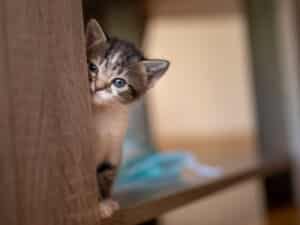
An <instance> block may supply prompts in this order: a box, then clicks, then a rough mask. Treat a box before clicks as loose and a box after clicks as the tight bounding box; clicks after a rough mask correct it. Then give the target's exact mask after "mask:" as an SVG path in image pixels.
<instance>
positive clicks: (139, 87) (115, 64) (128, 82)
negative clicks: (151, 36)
mask: <svg viewBox="0 0 300 225" xmlns="http://www.w3.org/2000/svg"><path fill="white" fill-rule="evenodd" d="M86 41H87V59H88V70H89V82H90V90H91V94H92V109H93V119H94V123H93V124H94V126H95V130H96V134H97V139H96V144H97V148H98V149H99V151H98V152H97V162H98V168H97V179H98V184H99V191H100V197H101V199H100V213H101V216H102V217H110V216H111V215H112V214H113V213H114V211H116V210H118V208H119V205H118V203H117V202H115V201H113V200H112V198H111V194H112V193H111V192H112V186H113V183H114V180H115V178H116V175H117V172H118V168H119V166H120V163H121V153H122V151H121V150H122V149H121V148H122V143H123V139H124V135H125V131H126V129H127V121H128V118H127V117H128V106H129V104H130V103H132V102H134V101H136V100H137V99H138V98H139V97H141V96H142V95H144V94H145V92H146V91H147V90H148V89H149V88H151V87H153V86H154V84H155V83H156V81H158V80H159V79H160V78H161V77H162V75H163V74H164V73H165V72H166V71H167V69H168V67H169V62H168V61H166V60H159V59H145V58H144V56H143V54H142V53H141V52H140V51H139V50H138V49H137V48H136V47H135V46H134V45H132V44H131V43H128V42H126V41H123V40H119V39H115V38H108V37H107V36H106V35H105V33H104V32H103V30H102V28H101V26H100V25H99V24H98V23H97V21H96V20H94V19H92V20H90V22H89V23H88V25H87V32H86Z"/></svg>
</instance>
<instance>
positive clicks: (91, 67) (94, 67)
mask: <svg viewBox="0 0 300 225" xmlns="http://www.w3.org/2000/svg"><path fill="white" fill-rule="evenodd" d="M89 70H90V71H91V72H93V73H98V66H96V65H95V64H94V63H90V64H89Z"/></svg>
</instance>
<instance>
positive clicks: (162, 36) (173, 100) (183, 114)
mask: <svg viewBox="0 0 300 225" xmlns="http://www.w3.org/2000/svg"><path fill="white" fill-rule="evenodd" d="M150 2H151V4H149V5H148V10H149V14H150V21H149V23H148V26H147V29H146V40H145V43H144V46H145V49H146V52H147V55H148V56H151V57H164V58H167V59H169V60H170V61H171V68H170V70H169V72H168V74H167V75H166V76H165V77H164V78H163V80H162V81H161V82H160V83H159V84H158V86H157V87H156V88H155V89H154V90H153V91H152V92H151V94H150V107H149V108H150V110H151V115H152V117H151V118H152V123H151V124H152V126H153V128H154V134H155V137H156V139H157V140H158V141H162V140H170V139H173V140H174V139H175V138H176V140H178V138H179V139H182V140H183V139H186V140H191V139H193V140H199V137H202V138H204V139H205V138H210V139H211V138H212V139H213V140H214V137H218V138H219V139H224V138H225V139H226V138H233V139H235V138H237V139H243V141H245V140H246V142H247V140H248V139H249V140H252V139H253V134H254V133H255V122H254V115H253V100H252V87H251V85H252V84H251V79H250V72H251V71H250V66H249V64H250V62H249V58H250V57H249V55H248V44H247V27H246V19H245V13H244V11H243V7H242V5H241V1H238V0H226V1H221V2H220V1H217V0H205V1H203V0H202V1H196V0H187V1H185V3H184V4H182V1H178V0H175V1H168V0H165V1H150ZM250 142H251V141H250Z"/></svg>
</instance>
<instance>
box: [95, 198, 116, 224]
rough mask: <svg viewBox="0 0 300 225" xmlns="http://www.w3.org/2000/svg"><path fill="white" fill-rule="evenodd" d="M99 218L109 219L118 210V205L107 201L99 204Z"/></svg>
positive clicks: (112, 201) (109, 200)
mask: <svg viewBox="0 0 300 225" xmlns="http://www.w3.org/2000/svg"><path fill="white" fill-rule="evenodd" d="M99 208H100V216H101V218H103V219H105V218H109V217H111V216H112V215H113V214H114V212H115V211H117V210H119V209H120V206H119V203H118V202H116V201H114V200H112V199H107V200H103V201H101V202H100V207H99Z"/></svg>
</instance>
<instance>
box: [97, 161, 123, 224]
mask: <svg viewBox="0 0 300 225" xmlns="http://www.w3.org/2000/svg"><path fill="white" fill-rule="evenodd" d="M117 173H118V167H117V166H114V165H113V164H112V163H110V162H109V161H105V162H103V163H102V164H100V165H99V167H98V168H97V179H98V186H99V191H100V215H101V217H102V218H108V217H111V216H112V214H113V213H114V212H115V211H117V210H118V209H119V204H118V202H116V201H114V200H113V199H112V189H113V184H114V181H115V179H116V176H117Z"/></svg>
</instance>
